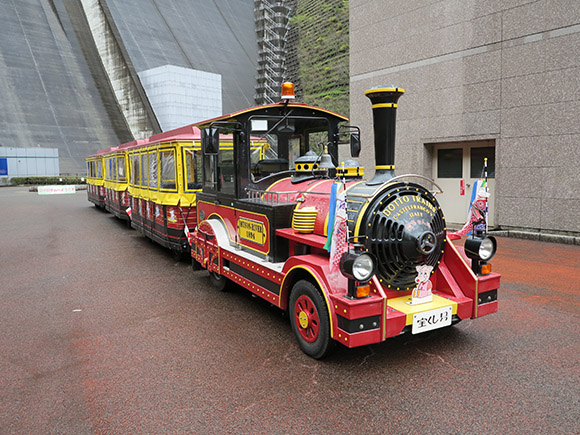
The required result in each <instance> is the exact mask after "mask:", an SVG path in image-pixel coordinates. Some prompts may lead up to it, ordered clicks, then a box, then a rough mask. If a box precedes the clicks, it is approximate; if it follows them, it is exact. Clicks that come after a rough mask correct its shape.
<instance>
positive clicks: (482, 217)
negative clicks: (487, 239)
mask: <svg viewBox="0 0 580 435" xmlns="http://www.w3.org/2000/svg"><path fill="white" fill-rule="evenodd" d="M488 199H489V191H488V190H487V182H486V181H485V180H476V181H475V183H474V185H473V192H472V195H471V202H470V205H469V213H468V216H467V222H466V223H465V225H464V226H463V228H462V229H461V230H459V231H455V232H454V233H451V234H453V235H455V236H460V237H461V236H465V235H467V234H469V233H471V230H473V227H474V226H477V225H481V226H482V227H483V228H484V229H485V228H487V212H488V210H487V208H488Z"/></svg>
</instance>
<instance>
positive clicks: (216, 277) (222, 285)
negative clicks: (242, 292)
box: [209, 271, 228, 292]
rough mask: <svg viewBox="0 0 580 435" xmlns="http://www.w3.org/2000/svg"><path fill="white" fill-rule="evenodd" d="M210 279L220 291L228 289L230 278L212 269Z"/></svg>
mask: <svg viewBox="0 0 580 435" xmlns="http://www.w3.org/2000/svg"><path fill="white" fill-rule="evenodd" d="M209 280H210V281H211V284H212V285H213V286H214V287H215V288H216V289H218V290H219V291H220V292H223V291H226V290H227V286H228V279H227V278H226V277H225V276H223V275H220V274H219V273H217V272H214V271H211V272H210V273H209Z"/></svg>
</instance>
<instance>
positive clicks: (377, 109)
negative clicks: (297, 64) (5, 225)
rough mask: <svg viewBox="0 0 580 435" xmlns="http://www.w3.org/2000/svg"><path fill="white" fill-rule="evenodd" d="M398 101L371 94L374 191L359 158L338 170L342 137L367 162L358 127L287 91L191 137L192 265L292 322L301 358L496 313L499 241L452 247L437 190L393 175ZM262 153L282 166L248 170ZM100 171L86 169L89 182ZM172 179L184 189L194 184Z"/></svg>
mask: <svg viewBox="0 0 580 435" xmlns="http://www.w3.org/2000/svg"><path fill="white" fill-rule="evenodd" d="M403 93H404V90H403V89H400V88H397V87H378V88H373V89H369V90H368V91H367V92H366V96H367V97H368V98H369V99H370V101H371V106H372V112H373V126H374V127H373V128H374V135H375V140H374V142H375V161H376V167H375V174H374V176H373V178H372V179H370V180H364V179H363V168H362V167H360V166H359V165H358V164H357V163H356V162H355V161H354V160H347V161H345V162H344V163H343V162H339V160H338V145H339V142H341V141H342V140H344V138H345V137H346V138H348V141H349V142H350V149H351V155H352V157H353V158H356V157H358V155H359V152H360V134H359V131H358V128H356V127H353V126H348V125H346V123H347V121H348V120H347V119H346V118H344V117H342V116H340V115H338V114H336V113H333V112H330V111H327V110H324V109H320V108H317V107H313V106H309V105H306V104H301V103H296V102H294V94H293V86H292V85H291V84H290V83H285V84H284V85H283V90H282V101H281V102H280V103H277V104H269V105H265V106H259V107H254V108H249V109H246V110H243V111H240V112H236V113H233V114H229V115H224V116H221V117H218V118H214V119H210V120H207V121H203V122H199V123H196V124H194V125H193V126H190V127H189V128H195V129H198V130H199V131H200V132H201V147H200V149H199V152H198V154H197V155H196V158H197V160H196V165H198V167H199V168H200V169H201V170H200V171H199V172H198V175H199V179H197V182H198V183H199V184H198V185H196V187H198V188H199V191H197V192H196V194H195V197H194V198H192V199H191V200H188V201H186V202H187V205H188V207H190V209H189V210H190V213H193V214H194V215H195V218H194V219H192V220H191V221H187V226H184V228H183V234H184V235H186V236H187V241H188V245H189V246H190V252H191V256H192V257H193V264H194V267H196V268H204V269H207V270H208V271H209V274H210V280H211V282H212V283H213V285H214V286H215V287H217V288H218V289H220V290H223V289H225V288H226V286H227V285H228V284H230V283H235V284H238V285H240V286H242V287H244V288H246V289H247V290H249V291H250V292H252V293H254V294H255V295H257V296H259V297H261V298H263V299H265V300H267V301H269V302H270V303H272V304H274V305H275V306H278V307H279V308H280V309H282V310H285V311H287V312H288V313H289V318H290V323H291V327H292V329H293V331H294V334H295V336H296V338H297V341H298V344H299V345H300V348H301V349H302V350H303V351H304V352H305V353H306V354H307V355H309V356H311V357H313V358H322V357H324V356H325V355H326V354H328V352H329V351H330V350H331V349H332V348H333V346H334V344H335V343H337V342H338V343H341V344H343V345H345V346H347V347H356V346H362V345H367V344H372V343H379V342H382V341H384V340H386V339H387V338H389V337H394V336H397V335H400V334H402V333H406V332H410V333H413V334H416V333H421V332H424V331H429V330H432V329H436V328H440V327H446V326H450V325H452V324H455V323H457V322H459V321H461V320H462V319H467V318H477V317H481V316H484V315H487V314H490V313H493V312H496V311H497V307H498V302H497V291H498V289H499V282H500V275H499V274H497V273H494V272H492V271H491V265H490V263H489V260H490V259H491V257H493V255H494V253H495V250H496V241H495V239H494V238H493V237H490V236H488V235H487V234H486V229H485V228H486V226H485V225H484V222H481V221H478V222H477V225H475V224H474V227H473V231H472V235H471V236H469V237H468V238H467V239H466V240H465V246H455V245H454V244H453V243H452V241H451V239H452V235H451V234H447V230H446V226H445V218H444V216H443V213H442V210H441V208H440V206H439V204H438V202H437V200H436V198H435V195H436V193H438V192H439V191H440V189H438V188H437V186H435V184H434V183H433V182H432V181H431V180H428V179H426V178H425V177H423V176H420V175H399V176H397V175H396V174H395V172H394V169H395V166H394V151H395V147H394V145H395V120H396V110H397V104H398V99H399V97H400V96H401V95H403ZM166 134H169V133H166ZM256 143H260V144H262V146H265V145H266V144H267V147H268V149H271V150H274V151H275V154H274V153H272V154H271V155H269V156H266V155H265V154H263V153H262V154H261V155H260V158H259V159H257V160H256V158H252V154H253V153H252V147H255V144H256ZM133 146H134V147H135V146H136V147H139V146H142V145H133ZM121 148H122V147H121ZM128 148H129V156H131V153H132V151H131V147H128ZM110 152H112V151H110ZM96 159H98V155H97V156H91V157H90V158H88V159H87V162H88V164H89V169H90V170H91V169H92V168H93V166H95V171H96V170H97V168H96V166H97V163H95V160H96ZM129 159H130V160H131V157H129ZM158 162H159V161H158ZM157 164H158V165H160V163H157ZM91 165H92V166H91ZM105 170H106V169H105ZM128 170H129V172H131V171H135V167H134V166H131V165H129V167H128ZM174 174H175V179H176V182H179V180H185V179H186V178H187V177H186V176H184V175H183V173H180V172H179V170H178V171H175V172H174ZM132 177H133V173H132V172H131V175H130V179H132ZM130 186H131V183H130ZM425 186H426V187H425ZM98 187H99V186H96V187H95V188H94V189H97V190H98ZM429 188H433V189H434V190H430V189H429ZM94 189H93V192H92V193H91V191H89V200H91V201H93V202H95V201H96V200H95V199H94V197H95V193H94ZM133 195H137V192H133V191H131V188H130V187H129V197H132V198H133V199H132V200H133V201H135V199H134V197H133ZM92 198H93V199H92ZM97 199H98V198H97ZM131 204H132V207H131V209H132V210H133V209H134V204H135V203H134V202H133V203H131ZM133 213H134V210H133ZM177 230H178V231H179V228H178V229H177ZM189 230H190V231H189Z"/></svg>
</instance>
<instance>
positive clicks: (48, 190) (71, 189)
mask: <svg viewBox="0 0 580 435" xmlns="http://www.w3.org/2000/svg"><path fill="white" fill-rule="evenodd" d="M65 193H76V188H75V186H71V185H65V186H38V194H39V195H61V194H65Z"/></svg>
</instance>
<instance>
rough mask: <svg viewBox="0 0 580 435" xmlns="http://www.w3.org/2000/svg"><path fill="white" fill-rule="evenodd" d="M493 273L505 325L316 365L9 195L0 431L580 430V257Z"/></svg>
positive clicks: (68, 213) (560, 256) (108, 220)
mask: <svg viewBox="0 0 580 435" xmlns="http://www.w3.org/2000/svg"><path fill="white" fill-rule="evenodd" d="M493 266H494V270H495V271H497V272H500V273H502V275H503V278H502V288H501V291H500V293H499V300H500V306H499V312H498V313H496V314H493V315H490V316H487V317H483V318H481V319H477V320H466V321H463V322H461V323H460V324H458V325H456V326H455V327H452V328H447V329H444V330H438V331H432V332H429V333H425V334H421V335H417V336H400V337H397V338H395V339H391V340H389V341H386V342H384V343H381V344H377V345H372V346H366V347H362V348H358V349H346V348H339V349H338V350H337V351H336V352H335V353H334V354H332V355H331V356H330V357H329V358H327V359H325V360H323V361H315V360H312V359H310V358H308V357H307V356H306V355H304V354H303V353H302V352H301V351H300V350H299V348H298V346H297V344H296V343H295V340H294V337H293V336H292V332H291V330H290V326H289V322H288V319H287V318H286V317H284V316H283V315H282V314H281V312H280V311H279V310H278V309H276V308H274V307H272V306H270V305H269V304H267V303H266V302H262V301H260V300H258V299H255V298H253V297H252V296H251V295H250V294H249V293H248V292H246V291H244V290H241V289H234V290H233V291H230V292H228V293H219V292H217V291H215V290H214V289H213V288H212V287H211V286H210V282H209V280H208V278H207V275H206V273H205V272H203V271H199V272H193V271H192V270H191V268H190V267H189V264H188V263H186V262H176V261H175V260H174V259H173V258H172V256H171V255H170V253H169V252H168V251H166V250H164V249H163V248H161V247H159V246H157V245H155V244H153V243H150V242H149V241H148V240H147V239H145V238H144V237H142V236H140V235H139V234H138V233H137V232H136V231H133V230H130V229H128V228H127V227H126V226H125V225H124V224H123V223H122V222H120V221H118V220H117V219H115V218H114V217H112V216H111V215H110V214H107V213H104V212H102V211H100V210H99V209H97V208H95V207H94V206H92V205H91V204H90V203H88V202H87V200H86V192H84V191H83V192H78V193H76V194H74V195H53V196H41V195H37V194H36V193H31V192H28V189H26V188H12V187H10V188H0V433H71V434H72V433H74V434H84V433H126V432H131V433H162V432H163V433H167V432H171V433H248V434H250V433H252V434H253V433H292V434H294V433H301V434H304V433H389V434H399V433H400V434H423V433H429V434H450V433H453V434H455V433H457V434H473V433H475V434H496V433H497V434H506V433H509V434H529V433H550V434H560V433H561V434H573V433H579V429H578V427H579V426H578V421H579V419H580V370H579V363H580V356H579V353H580V352H579V350H580V246H570V245H558V244H551V243H545V242H535V241H524V240H517V239H508V238H500V239H499V252H498V254H497V256H496V258H495V261H494V262H493Z"/></svg>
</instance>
